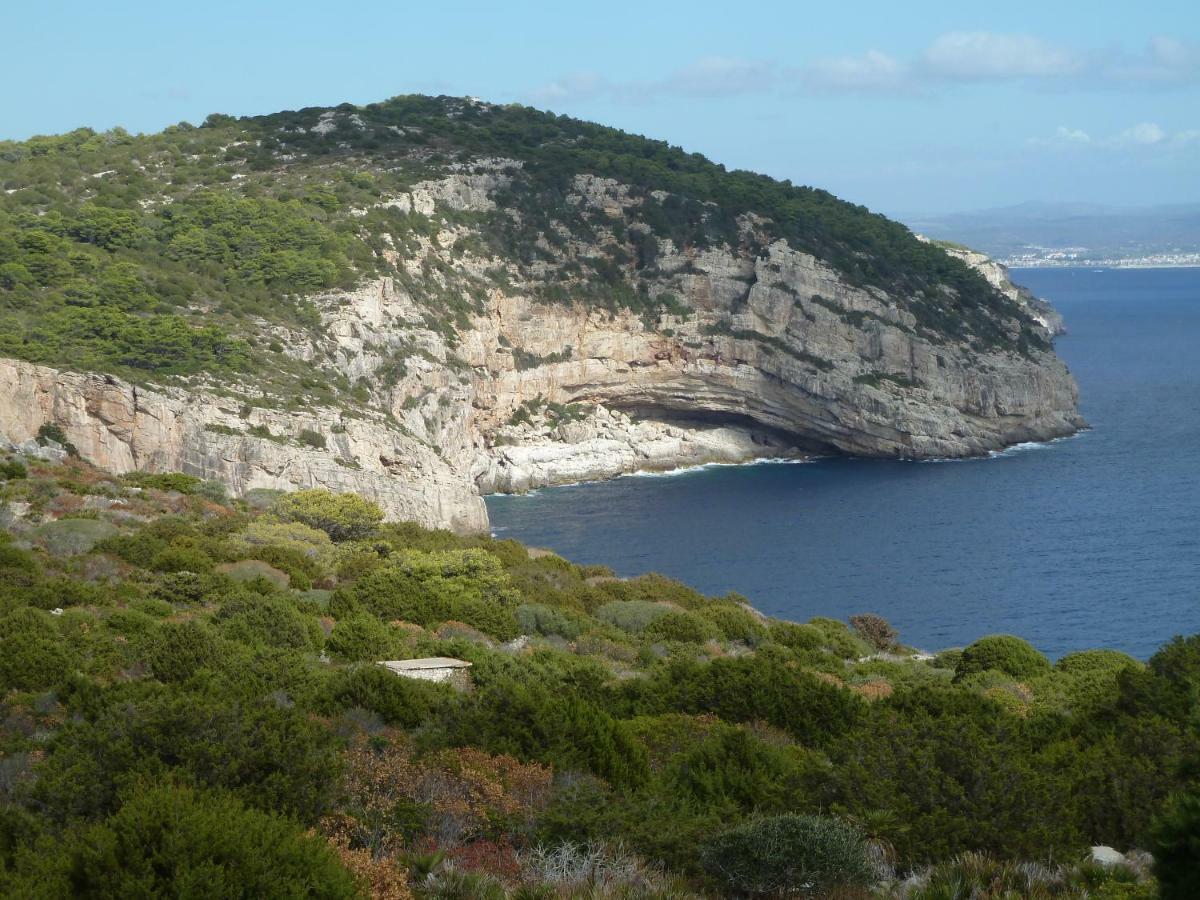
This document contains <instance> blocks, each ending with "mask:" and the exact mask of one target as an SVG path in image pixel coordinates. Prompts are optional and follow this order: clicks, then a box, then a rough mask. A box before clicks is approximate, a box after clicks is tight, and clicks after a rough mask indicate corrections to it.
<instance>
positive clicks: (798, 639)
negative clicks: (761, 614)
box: [769, 622, 825, 652]
mask: <svg viewBox="0 0 1200 900" xmlns="http://www.w3.org/2000/svg"><path fill="white" fill-rule="evenodd" d="M769 634H770V636H771V640H773V641H774V642H775V643H777V644H781V645H783V646H784V647H787V648H788V649H789V650H800V651H802V652H803V651H810V650H820V649H821V648H822V647H823V646H825V635H824V634H823V633H822V632H821V629H819V628H817V627H816V626H815V625H800V624H798V623H796V622H772V623H771V625H770V630H769Z"/></svg>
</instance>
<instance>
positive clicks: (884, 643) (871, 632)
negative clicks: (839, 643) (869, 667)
mask: <svg viewBox="0 0 1200 900" xmlns="http://www.w3.org/2000/svg"><path fill="white" fill-rule="evenodd" d="M850 627H851V628H853V629H854V632H855V634H857V635H858V636H859V637H860V638H862V639H863V640H864V641H866V642H867V643H868V644H870V645H871V646H872V647H874V648H875V649H876V650H879V651H880V652H886V651H888V650H892V649H893V648H895V646H896V641H897V639H898V638H899V637H900V635H899V634H898V633H897V631H896V629H895V628H893V627H892V626H891V625H890V624H889V623H888V621H887V619H885V618H883V617H882V616H876V615H873V614H870V613H867V614H864V615H859V616H851V617H850Z"/></svg>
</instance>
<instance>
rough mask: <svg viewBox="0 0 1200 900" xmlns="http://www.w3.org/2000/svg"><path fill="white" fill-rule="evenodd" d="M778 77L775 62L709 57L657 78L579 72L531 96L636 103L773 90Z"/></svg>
mask: <svg viewBox="0 0 1200 900" xmlns="http://www.w3.org/2000/svg"><path fill="white" fill-rule="evenodd" d="M778 77H779V76H778V72H777V69H776V67H775V66H774V64H772V63H767V62H759V61H756V60H747V59H737V58H733V57H725V56H707V57H703V58H701V59H698V60H696V61H695V62H693V63H690V64H688V65H686V66H684V67H682V68H680V69H676V70H675V71H673V72H670V73H668V74H667V75H666V76H665V77H663V78H660V79H657V80H654V81H622V82H618V81H609V80H607V79H605V78H603V77H601V76H600V75H597V74H595V73H593V72H579V73H575V74H573V75H567V76H565V77H563V78H559V79H557V80H555V81H552V82H550V83H548V84H544V85H541V86H540V87H538V88H535V89H534V90H532V91H530V92H528V96H529V97H530V99H532V100H533V101H534V102H535V103H544V104H556V103H572V102H581V101H588V100H595V99H597V98H600V97H606V98H613V99H618V100H625V101H633V102H636V101H640V100H647V99H651V98H653V97H659V96H671V97H736V96H739V95H743V94H753V93H764V92H767V91H770V90H773V89H774V88H775V86H776V84H777V82H778Z"/></svg>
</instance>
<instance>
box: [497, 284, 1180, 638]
mask: <svg viewBox="0 0 1200 900" xmlns="http://www.w3.org/2000/svg"><path fill="white" fill-rule="evenodd" d="M1013 278H1014V280H1015V281H1017V282H1019V283H1022V284H1025V285H1026V286H1028V287H1029V288H1031V289H1032V290H1033V291H1034V293H1036V294H1037V295H1039V296H1042V297H1045V298H1046V299H1048V300H1050V301H1051V302H1052V303H1054V304H1055V305H1056V306H1057V307H1058V309H1059V310H1060V311H1061V312H1062V313H1063V315H1064V316H1065V317H1066V322H1067V327H1068V329H1069V332H1070V333H1069V334H1068V335H1066V336H1064V337H1062V338H1060V339H1059V340H1058V345H1057V346H1058V351H1059V353H1060V355H1061V356H1062V357H1063V358H1064V359H1065V360H1066V361H1067V364H1068V365H1069V366H1070V367H1071V370H1072V372H1073V373H1074V374H1075V377H1076V379H1077V380H1078V382H1079V387H1080V409H1081V411H1082V413H1083V415H1084V416H1085V417H1087V419H1088V420H1089V422H1090V423H1091V424H1092V430H1091V431H1088V432H1085V433H1083V434H1080V435H1078V436H1076V437H1074V438H1069V439H1066V440H1062V441H1057V442H1054V443H1052V444H1048V445H1037V446H1022V447H1016V448H1013V449H1010V450H1008V451H1005V452H1003V453H1001V454H998V455H996V456H994V457H992V458H990V459H979V460H967V461H947V462H895V461H883V460H856V459H822V460H817V461H813V462H807V463H792V464H770V465H750V466H722V467H708V468H704V469H698V470H692V471H687V472H681V473H676V474H671V475H667V476H632V477H625V478H618V479H615V480H613V481H608V482H603V483H597V484H584V485H573V486H565V487H557V488H547V489H543V490H541V491H538V492H536V493H534V494H531V495H526V496H496V497H489V498H488V509H489V513H490V515H491V520H492V523H493V528H494V530H495V531H496V533H497V535H498V536H500V537H513V538H517V539H519V540H521V541H524V542H526V543H529V544H533V545H536V546H544V547H549V548H552V549H553V550H555V551H556V552H558V553H561V554H562V555H564V556H566V557H568V558H570V559H572V560H574V561H576V562H581V563H603V564H605V565H608V566H611V567H612V568H613V569H614V570H615V571H616V572H617V573H618V574H620V575H636V574H639V573H642V572H649V571H657V572H662V573H664V574H667V575H671V576H673V577H676V578H680V579H682V580H684V581H686V582H688V583H689V584H692V585H693V586H695V587H696V588H698V589H700V590H702V591H705V592H706V593H725V592H727V591H737V592H739V593H741V594H743V595H745V596H746V597H747V598H749V599H750V600H751V601H752V602H753V603H754V604H755V605H756V606H758V607H759V608H761V609H762V610H763V611H765V612H767V613H769V614H771V615H775V616H781V617H785V618H792V619H797V620H804V619H808V618H810V617H812V616H815V615H825V616H833V617H837V618H844V617H846V616H848V615H851V614H854V613H859V612H875V613H879V614H880V615H883V616H885V617H886V618H887V619H889V620H890V621H891V622H892V623H893V624H894V625H895V626H896V627H897V628H898V629H899V630H900V633H901V636H902V638H903V639H904V640H905V641H906V642H908V643H910V644H913V645H916V646H920V647H923V648H927V649H939V648H943V647H949V646H959V645H962V644H965V643H968V642H970V641H971V640H974V639H975V638H977V637H979V636H981V635H983V634H988V633H994V632H1008V633H1012V634H1018V635H1020V636H1022V637H1024V638H1027V639H1028V640H1030V641H1032V642H1033V643H1034V644H1035V645H1037V646H1038V647H1039V648H1040V649H1042V650H1043V651H1045V652H1046V653H1048V654H1050V655H1051V656H1059V655H1061V654H1063V653H1067V652H1070V651H1072V650H1077V649H1083V648H1088V647H1112V648H1116V649H1120V650H1124V651H1126V652H1129V653H1132V654H1134V655H1135V656H1139V657H1142V658H1145V657H1147V656H1148V655H1150V654H1151V653H1152V652H1153V651H1154V650H1155V649H1156V648H1157V647H1158V646H1159V645H1160V644H1161V643H1162V642H1163V641H1165V640H1166V639H1168V638H1170V637H1171V636H1172V635H1174V634H1185V633H1191V632H1195V631H1198V630H1200V269H1182V268H1181V269H1115V270H1085V269H1037V270H1016V271H1014V273H1013Z"/></svg>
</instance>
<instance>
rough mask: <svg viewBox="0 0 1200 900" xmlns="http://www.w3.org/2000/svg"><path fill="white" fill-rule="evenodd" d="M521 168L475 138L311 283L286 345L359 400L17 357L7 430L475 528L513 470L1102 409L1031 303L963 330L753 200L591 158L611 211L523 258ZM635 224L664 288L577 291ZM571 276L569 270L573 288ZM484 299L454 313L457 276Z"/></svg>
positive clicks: (923, 439)
mask: <svg viewBox="0 0 1200 900" xmlns="http://www.w3.org/2000/svg"><path fill="white" fill-rule="evenodd" d="M517 169H519V166H518V165H517V164H516V163H511V162H508V161H505V160H477V161H475V162H474V163H472V164H470V165H462V166H459V167H458V170H457V171H455V172H453V173H452V174H449V175H447V176H446V177H445V178H443V179H434V180H431V181H429V182H422V183H420V184H417V185H415V186H414V187H413V188H412V189H411V190H410V191H409V192H407V193H405V194H403V195H400V196H396V197H389V198H381V200H380V203H379V205H380V206H391V207H394V208H396V209H399V210H402V211H403V212H404V213H405V214H406V215H424V216H434V217H436V216H437V215H438V214H439V212H440V211H443V210H444V211H449V212H453V213H463V212H464V211H465V212H466V213H469V215H467V216H466V217H465V218H464V216H463V215H458V216H452V215H447V216H446V217H445V218H444V219H441V220H438V222H439V224H438V225H437V227H434V228H430V229H427V230H426V231H425V232H423V233H422V234H417V233H414V234H413V235H412V236H410V238H406V240H407V243H406V244H405V246H399V245H395V246H394V247H393V248H392V249H389V250H387V251H386V252H385V256H386V257H387V259H388V261H389V262H390V263H392V264H393V265H394V266H395V269H396V274H395V276H394V277H392V276H388V277H384V278H380V279H378V280H375V281H372V282H369V283H366V284H364V285H363V286H361V287H360V288H359V289H357V290H354V291H341V292H334V293H330V294H328V295H326V296H320V297H316V298H314V302H315V304H316V305H317V307H318V308H319V310H320V312H321V316H322V320H323V324H322V328H321V329H320V332H319V333H317V334H309V333H303V334H301V333H298V332H296V333H292V332H288V331H286V330H283V329H275V331H274V334H275V337H276V339H277V341H278V343H279V345H280V346H282V347H283V348H284V352H286V353H287V354H289V355H290V356H292V357H294V358H296V359H299V360H303V361H304V362H305V363H307V364H308V365H310V366H311V367H312V368H313V371H314V372H325V373H327V374H328V375H329V376H330V377H334V376H336V377H337V378H339V379H341V380H342V381H343V382H344V383H347V384H355V385H358V388H359V389H360V391H361V393H360V395H359V396H360V400H358V401H355V402H354V403H348V404H346V405H344V406H343V407H342V408H339V409H335V408H325V407H315V406H311V405H309V406H305V407H304V408H303V409H302V410H300V411H294V412H289V411H286V410H284V409H280V408H270V406H267V407H266V408H264V407H263V406H262V405H251V404H246V403H245V402H243V400H242V399H241V398H244V397H246V396H253V389H252V387H248V386H239V385H217V384H215V383H212V382H211V381H205V380H203V379H198V380H193V381H192V382H191V383H189V384H179V385H177V386H172V387H154V388H143V387H137V386H134V385H131V384H128V383H126V382H123V381H122V380H120V379H117V378H112V377H107V376H104V375H95V374H79V373H70V372H61V371H55V370H52V369H47V368H43V367H39V366H35V365H31V364H27V363H21V362H14V361H10V360H3V361H0V437H5V438H8V439H9V440H14V441H24V440H28V439H29V438H30V437H32V436H33V435H35V434H36V432H37V430H38V428H39V426H40V425H42V424H43V423H46V422H53V423H56V424H58V425H59V426H60V427H62V429H63V430H64V432H65V433H66V435H67V437H68V439H69V440H70V441H71V442H73V443H74V444H75V445H76V446H77V447H78V448H79V451H80V453H81V454H82V455H83V456H84V457H86V458H88V459H90V460H91V461H93V462H95V463H97V464H98V465H101V466H105V467H107V468H110V469H112V470H114V471H116V472H123V471H129V470H131V469H149V470H158V471H164V470H181V471H184V472H188V473H191V474H195V475H198V476H201V477H204V478H212V479H219V480H221V481H223V482H225V483H226V484H227V485H228V486H229V487H230V488H231V489H232V490H233V491H234V492H235V493H242V492H245V491H246V490H249V489H252V488H256V487H270V488H301V487H311V486H325V487H329V488H331V489H334V490H349V491H356V492H358V493H361V494H364V495H365V496H368V497H371V498H373V499H375V500H377V501H378V502H379V503H380V504H381V505H382V506H383V507H384V509H385V510H386V511H387V513H388V514H389V516H391V517H393V518H405V519H413V520H416V521H419V522H422V523H424V524H428V525H438V526H445V527H451V528H454V529H457V530H460V531H471V530H481V529H483V528H485V527H486V525H487V518H486V512H485V508H484V505H483V503H482V500H481V498H480V494H481V493H486V492H491V491H520V490H527V489H530V488H534V487H538V486H541V485H547V484H555V483H562V482H568V481H580V480H588V479H594V478H604V477H610V476H613V475H617V474H621V473H623V472H630V471H635V470H639V469H666V468H671V467H674V466H677V465H689V464H698V463H705V462H713V461H725V462H731V461H740V460H745V459H749V458H752V457H756V456H784V455H798V454H804V453H822V454H834V453H836V454H854V455H862V456H877V457H892V458H928V457H964V456H973V455H982V454H985V453H987V452H989V451H991V450H996V449H999V448H1002V447H1004V446H1007V445H1010V444H1013V443H1017V442H1021V441H1038V440H1047V439H1050V438H1055V437H1059V436H1063V435H1066V434H1070V433H1072V432H1074V431H1075V430H1077V429H1078V428H1080V427H1081V426H1082V425H1083V422H1082V420H1081V419H1080V417H1079V416H1078V414H1077V412H1076V388H1075V384H1074V382H1073V380H1072V379H1071V377H1070V375H1069V374H1068V372H1067V370H1066V367H1065V366H1064V365H1063V363H1062V362H1061V361H1060V360H1059V359H1058V358H1057V357H1056V356H1055V355H1054V353H1053V351H1052V350H1051V349H1049V346H1048V344H1046V345H1043V344H1041V343H1040V342H1039V343H1036V344H1034V345H1028V346H1022V347H1021V348H1020V349H1017V347H1018V342H1017V336H1018V335H1019V334H1020V329H1021V328H1022V327H1026V326H1027V325H1028V321H1027V320H1026V322H1025V323H1024V324H1022V323H1021V322H1019V321H1009V322H1008V323H1007V324H1006V325H1005V327H1011V328H1012V329H1014V331H1013V339H1012V341H1010V342H1009V343H1008V345H1007V347H1006V348H1003V349H1001V348H998V347H996V346H992V345H985V344H984V343H982V342H972V341H968V340H961V339H949V338H947V337H946V336H945V335H939V334H937V333H934V332H931V331H930V329H929V328H928V327H926V325H925V324H923V323H921V322H919V321H918V320H917V319H916V318H915V316H914V313H913V312H912V307H911V305H910V304H909V303H907V302H906V298H902V297H896V296H891V295H889V294H887V293H885V292H884V291H882V290H880V289H878V288H866V287H856V286H854V285H852V284H849V283H848V282H847V281H846V280H845V278H843V277H842V276H841V275H839V273H838V272H837V271H836V270H834V269H833V268H831V267H830V266H828V265H826V264H825V263H824V262H823V261H822V260H820V259H817V258H816V257H814V256H812V255H810V254H807V253H804V252H801V251H799V250H796V249H794V248H793V247H791V246H789V245H788V243H787V242H785V241H783V240H770V239H768V238H764V237H763V234H764V232H763V229H762V228H761V224H762V221H761V220H757V219H756V218H755V217H753V216H748V215H747V216H742V217H741V218H739V219H738V222H737V230H738V238H737V240H736V241H729V242H727V243H725V244H716V245H709V246H703V247H698V246H676V245H675V244H674V243H673V242H672V241H671V240H669V239H666V238H662V237H654V236H653V234H652V233H650V231H649V229H648V228H646V227H644V226H643V225H641V224H640V222H639V221H638V208H639V204H642V203H644V202H647V201H646V200H645V198H644V197H639V196H637V195H636V194H635V193H634V192H632V191H631V190H630V189H628V188H626V187H625V186H624V185H621V184H620V183H618V182H615V181H613V180H611V179H600V178H594V177H591V176H578V177H577V178H576V179H575V191H574V193H572V194H571V195H570V196H569V197H567V199H566V202H567V205H568V206H569V207H571V208H573V209H586V210H587V211H588V212H589V214H591V215H592V218H591V219H590V220H589V222H591V224H590V225H589V228H590V229H591V234H592V235H593V236H592V237H590V238H588V239H587V240H583V239H580V238H579V237H577V236H573V235H570V234H565V233H564V235H563V236H560V238H559V239H556V240H555V241H546V240H543V241H542V242H541V243H540V244H539V245H538V256H537V259H536V260H535V261H534V262H533V263H532V264H525V265H518V264H517V263H516V262H515V261H514V260H513V259H511V258H508V257H506V256H504V255H501V254H500V252H499V251H497V250H495V249H489V245H488V243H487V242H486V241H483V240H480V234H479V232H478V231H477V230H474V229H475V228H476V227H477V226H474V225H472V224H471V223H472V222H475V221H477V218H478V217H480V216H485V215H489V214H494V213H495V211H496V207H497V205H498V204H497V197H498V196H499V193H498V192H501V191H504V190H506V189H507V188H508V186H509V185H510V183H511V177H512V173H513V172H514V171H516V170H517ZM472 216H474V217H476V218H474V219H473V218H471V217H472ZM514 216H515V217H516V218H518V219H519V214H516V213H514ZM606 222H607V223H611V224H610V225H606V224H605V223H606ZM630 234H639V235H642V237H641V239H640V240H641V252H642V253H643V255H645V256H648V257H650V258H651V260H652V262H651V263H649V264H643V265H642V267H641V268H640V269H638V271H637V272H636V273H635V272H634V271H633V267H634V265H635V264H634V263H632V262H630V263H628V264H627V268H628V270H629V271H628V277H629V278H630V279H631V280H632V279H634V278H635V277H636V279H637V281H638V284H639V287H638V291H639V293H638V294H635V295H632V296H634V297H635V298H636V297H642V298H645V299H648V300H653V301H654V302H648V303H644V304H643V305H642V307H641V308H638V307H637V305H636V304H631V303H625V304H624V305H622V304H620V303H618V304H609V305H607V306H606V305H604V304H598V303H596V302H594V300H591V299H589V300H587V301H584V300H582V299H578V300H577V299H576V294H577V293H581V292H582V291H583V290H584V288H585V287H586V285H581V284H579V283H577V282H573V281H571V280H570V278H568V277H566V274H565V273H568V272H570V271H572V270H578V262H579V261H580V260H587V259H593V258H595V257H596V256H598V255H599V254H602V253H605V252H608V250H610V249H611V248H613V247H614V246H617V245H618V244H619V242H620V241H622V240H624V241H628V240H629V235H630ZM967 262H969V263H970V264H971V265H973V266H975V267H976V268H977V269H979V270H980V271H982V272H983V273H984V274H985V276H986V277H988V278H989V280H992V281H993V284H995V285H996V287H997V288H998V289H999V290H1001V291H1003V292H1005V293H1006V295H1009V296H1010V297H1011V298H1012V299H1014V300H1015V301H1016V302H1017V303H1018V304H1019V305H1021V306H1022V308H1023V309H1024V310H1025V312H1024V313H1023V314H1022V315H1023V316H1026V317H1028V318H1032V319H1034V320H1036V321H1037V322H1039V323H1041V326H1042V328H1043V329H1044V330H1045V333H1046V334H1047V335H1048V334H1050V333H1052V332H1055V331H1057V330H1058V328H1059V327H1060V320H1056V319H1055V318H1054V317H1053V315H1052V314H1051V311H1048V308H1047V307H1042V306H1038V305H1036V304H1035V302H1034V301H1033V299H1032V298H1031V297H1030V296H1029V295H1028V294H1027V292H1022V291H1021V290H1020V289H1018V288H1015V287H1014V286H1012V285H1011V283H1010V282H1008V281H1007V278H1006V276H1005V274H1004V272H1003V270H1002V269H996V268H993V264H991V263H990V261H988V260H986V258H983V259H979V260H976V259H974V258H973V257H972V258H970V259H967ZM550 282H552V283H554V284H556V285H561V286H564V287H563V289H562V290H560V291H559V295H558V296H557V297H556V299H554V300H553V301H552V302H551V301H550V300H547V299H546V294H545V291H544V289H543V288H544V286H545V285H546V284H547V283H550ZM668 295H670V296H671V302H670V303H668V302H666V298H667V297H668ZM465 297H470V298H472V299H471V302H470V305H469V308H468V306H467V305H466V304H460V307H461V311H460V313H458V314H457V315H458V322H457V324H455V325H454V326H453V327H449V326H448V324H447V321H448V320H447V315H446V313H445V304H446V302H447V299H446V298H465ZM658 301H662V302H658ZM231 398H233V399H231ZM314 435H316V438H314ZM317 438H319V440H318V439H317ZM322 443H323V444H324V446H321V444H322Z"/></svg>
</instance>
